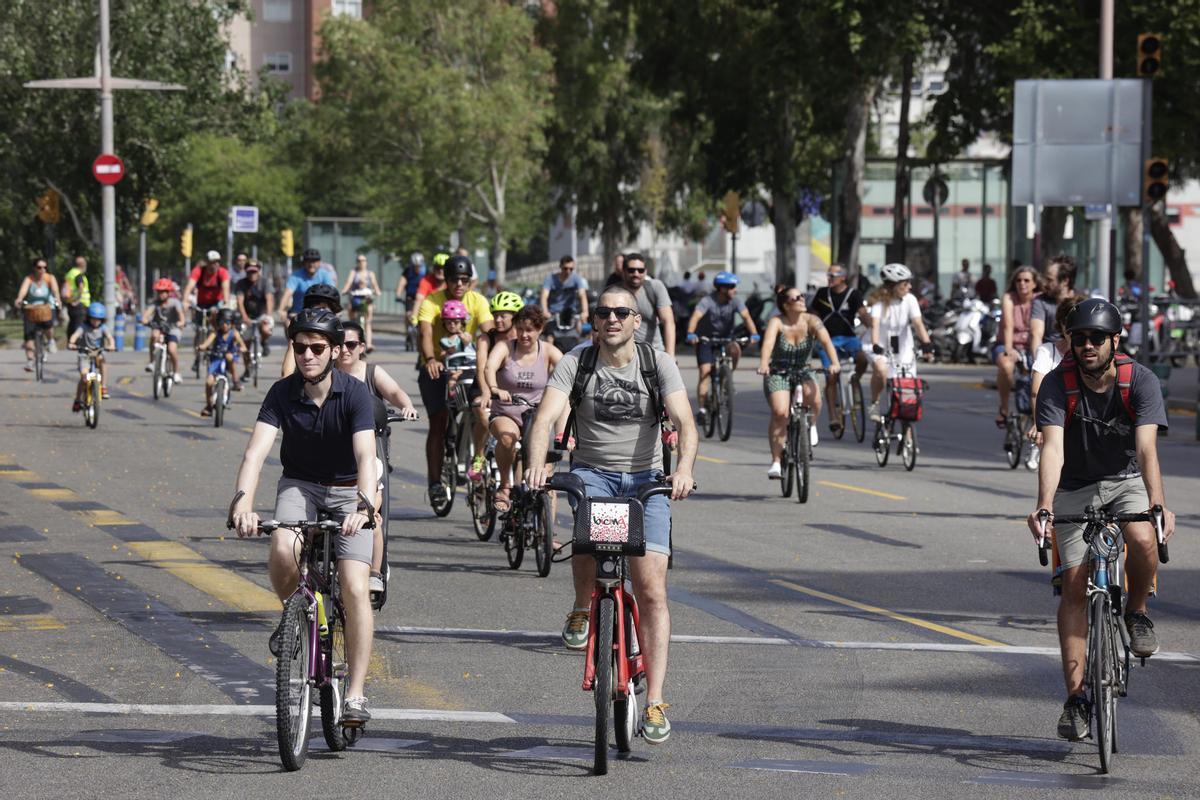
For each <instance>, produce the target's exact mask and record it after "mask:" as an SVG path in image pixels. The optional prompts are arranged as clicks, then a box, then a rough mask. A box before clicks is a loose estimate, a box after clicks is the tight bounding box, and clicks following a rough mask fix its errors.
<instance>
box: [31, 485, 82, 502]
mask: <svg viewBox="0 0 1200 800" xmlns="http://www.w3.org/2000/svg"><path fill="white" fill-rule="evenodd" d="M26 491H27V492H29V493H30V494H31V495H33V496H34V497H40V498H41V499H43V500H70V499H72V498H75V497H78V496H79V495H77V494H75V492H74V491H72V490H71V489H68V488H66V487H65V486H59V487H57V488H53V489H26Z"/></svg>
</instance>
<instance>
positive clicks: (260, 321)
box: [234, 259, 275, 369]
mask: <svg viewBox="0 0 1200 800" xmlns="http://www.w3.org/2000/svg"><path fill="white" fill-rule="evenodd" d="M234 293H235V294H236V295H237V309H238V311H240V312H241V314H242V319H244V320H246V321H247V322H248V323H250V324H251V325H257V326H258V338H259V341H261V342H262V354H263V358H266V357H267V356H269V355H270V354H271V347H270V344H269V342H270V339H271V331H272V330H274V329H275V319H274V316H275V294H274V292H272V291H271V288H270V286H268V285H267V280H266V278H264V277H262V264H260V263H258V261H255V260H253V259H252V260H250V261H247V262H246V277H244V278H242V279H241V280H240V281H238V282H237V285H236V286H235V287H234ZM246 368H247V369H249V368H250V365H249V364H247V365H246Z"/></svg>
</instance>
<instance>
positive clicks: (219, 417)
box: [213, 376, 225, 428]
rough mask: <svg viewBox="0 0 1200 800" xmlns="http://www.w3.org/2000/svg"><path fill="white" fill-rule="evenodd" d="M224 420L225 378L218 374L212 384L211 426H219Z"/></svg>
mask: <svg viewBox="0 0 1200 800" xmlns="http://www.w3.org/2000/svg"><path fill="white" fill-rule="evenodd" d="M224 422H225V379H224V378H223V377H220V376H218V377H217V382H216V383H214V384H213V427H214V428H219V427H221V425H222V424H223V423H224Z"/></svg>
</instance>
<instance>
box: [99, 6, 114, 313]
mask: <svg viewBox="0 0 1200 800" xmlns="http://www.w3.org/2000/svg"><path fill="white" fill-rule="evenodd" d="M108 30H109V25H108V0H100V152H101V153H106V154H111V153H113V93H112V70H111V68H110V67H111V65H110V64H109V47H110V43H109V33H108ZM100 205H101V214H102V225H101V230H102V234H101V235H102V237H103V239H102V241H103V247H104V305H105V306H106V307H107V308H108V318H109V319H115V317H116V306H117V292H116V289H117V187H115V186H104V187H103V188H102V189H101V190H100Z"/></svg>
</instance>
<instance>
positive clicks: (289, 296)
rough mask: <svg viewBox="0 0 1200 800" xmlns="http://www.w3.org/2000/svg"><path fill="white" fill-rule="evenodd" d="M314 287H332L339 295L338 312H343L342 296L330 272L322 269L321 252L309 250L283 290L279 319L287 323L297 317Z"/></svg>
mask: <svg viewBox="0 0 1200 800" xmlns="http://www.w3.org/2000/svg"><path fill="white" fill-rule="evenodd" d="M314 286H332V287H333V291H334V294H337V295H338V302H337V304H338V310H339V311H340V310H341V306H342V301H341V295H340V294H338V291H337V286H336V285H335V284H334V280H333V278H332V277H331V276H330V273H329V271H328V270H324V269H321V251H320V250H317V249H315V248H312V247H310V248H308V249H307V250H305V251H304V254H303V255H302V256H301V261H300V269H298V270H296V271H294V272H293V273H292V274H291V276H289V277H288V281H287V286H286V287H285V288H284V290H283V299H282V300H280V301H279V319H280V321H286V320H287V319H290V318H291V317H294V316H296V315H297V314H299V313H300V311H301V310H302V309H303V308H304V298H305V297H306V296H307V295H308V290H309V289H311V288H312V287H314Z"/></svg>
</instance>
